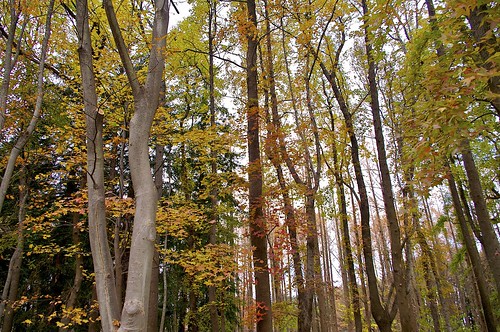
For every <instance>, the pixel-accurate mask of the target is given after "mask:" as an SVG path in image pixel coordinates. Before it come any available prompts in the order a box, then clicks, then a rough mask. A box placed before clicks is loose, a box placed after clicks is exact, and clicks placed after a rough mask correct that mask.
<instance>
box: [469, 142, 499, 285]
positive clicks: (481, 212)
mask: <svg viewBox="0 0 500 332" xmlns="http://www.w3.org/2000/svg"><path fill="white" fill-rule="evenodd" d="M462 158H463V161H464V168H465V172H466V173H467V178H468V180H469V181H468V182H469V191H470V196H471V199H472V202H473V203H474V208H475V212H476V216H477V221H478V223H479V229H480V230H481V235H482V238H483V247H484V253H485V256H486V260H487V261H488V265H489V266H490V270H491V272H492V274H493V279H494V280H495V285H496V289H497V293H498V294H500V244H499V242H498V237H497V236H496V234H495V231H494V229H493V225H492V223H491V219H490V215H489V212H488V207H487V206H486V200H485V198H484V193H483V188H482V185H481V179H480V177H479V173H478V170H477V168H476V163H475V162H474V158H473V156H472V152H471V149H470V143H469V141H468V140H467V139H464V141H463V147H462Z"/></svg>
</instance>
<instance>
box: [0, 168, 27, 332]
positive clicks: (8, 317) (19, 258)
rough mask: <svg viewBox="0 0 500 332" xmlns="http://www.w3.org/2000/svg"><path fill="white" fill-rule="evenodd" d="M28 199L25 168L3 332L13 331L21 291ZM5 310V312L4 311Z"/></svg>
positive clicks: (21, 180) (20, 190) (9, 272)
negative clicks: (16, 302) (16, 304)
mask: <svg viewBox="0 0 500 332" xmlns="http://www.w3.org/2000/svg"><path fill="white" fill-rule="evenodd" d="M27 199H28V182H27V175H26V168H25V166H23V167H22V170H21V178H20V180H19V212H18V222H19V223H18V234H17V244H16V249H15V250H14V254H12V257H11V259H10V262H9V271H8V274H7V280H6V283H5V287H4V290H3V293H2V303H1V305H2V307H1V309H2V311H1V312H0V319H1V318H2V313H3V314H4V315H3V325H2V331H11V330H12V325H13V322H14V307H13V303H14V302H15V301H16V300H17V293H18V290H19V280H20V278H21V265H22V262H23V252H24V220H25V219H26V201H27ZM4 306H5V307H4ZM4 308H5V311H4Z"/></svg>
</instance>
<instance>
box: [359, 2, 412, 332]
mask: <svg viewBox="0 0 500 332" xmlns="http://www.w3.org/2000/svg"><path fill="white" fill-rule="evenodd" d="M361 4H362V7H363V22H364V30H365V48H366V56H367V59H368V82H369V92H370V105H371V110H372V114H373V127H374V131H375V140H376V145H377V154H378V163H379V167H380V175H381V179H382V196H383V198H384V207H385V214H386V217H387V221H388V223H389V226H388V227H389V238H390V242H391V258H392V274H393V281H394V285H395V289H396V298H395V303H396V304H397V307H398V309H399V317H400V319H401V329H402V331H403V332H411V331H416V330H415V328H416V321H415V315H413V314H412V312H411V309H410V301H409V299H408V298H409V294H408V292H407V288H406V287H407V280H406V278H405V267H404V261H403V257H402V254H403V247H402V245H401V231H400V228H399V223H398V218H397V214H396V207H395V201H394V194H393V191H392V181H391V177H390V171H389V166H388V165H387V155H386V151H385V140H384V134H383V130H382V120H381V116H380V105H379V100H378V90H377V82H376V75H375V60H374V55H373V49H372V45H371V43H372V41H371V39H370V31H369V22H368V15H369V12H368V6H367V2H366V0H362V1H361Z"/></svg>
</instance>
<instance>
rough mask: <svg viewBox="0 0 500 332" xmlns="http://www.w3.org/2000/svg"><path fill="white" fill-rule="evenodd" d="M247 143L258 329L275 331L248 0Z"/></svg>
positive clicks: (253, 23)
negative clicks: (263, 206) (263, 207)
mask: <svg viewBox="0 0 500 332" xmlns="http://www.w3.org/2000/svg"><path fill="white" fill-rule="evenodd" d="M247 15H248V22H249V27H248V28H247V32H246V33H247V36H246V39H247V54H246V62H247V63H246V71H247V75H246V76H247V98H248V100H247V142H248V181H249V197H248V199H249V213H250V216H249V221H250V242H251V244H252V246H253V247H254V248H255V249H254V250H253V264H254V271H255V272H254V278H255V300H256V302H257V303H256V305H257V307H256V315H257V329H256V331H257V332H271V331H272V330H273V324H272V310H271V287H270V282H269V268H268V260H267V238H266V236H267V229H266V223H265V219H264V215H263V210H262V204H263V202H262V165H261V160H260V143H259V102H258V100H259V99H258V83H257V76H258V75H257V46H258V43H259V42H258V36H257V13H256V8H255V1H254V0H247Z"/></svg>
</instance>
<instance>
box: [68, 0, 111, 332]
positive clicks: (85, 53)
mask: <svg viewBox="0 0 500 332" xmlns="http://www.w3.org/2000/svg"><path fill="white" fill-rule="evenodd" d="M88 20H89V18H88V5H87V0H77V2H76V28H77V34H78V44H79V45H78V56H79V61H80V72H81V76H82V90H83V103H84V111H85V122H86V128H87V187H88V222H89V240H90V249H91V252H92V260H93V262H94V273H95V280H96V293H97V300H98V302H99V312H100V316H101V325H102V329H103V330H104V331H116V329H117V328H118V327H117V325H118V324H117V322H119V318H120V316H119V310H120V308H119V303H118V298H117V294H116V288H115V276H114V274H113V261H112V258H111V253H110V248H109V244H108V236H107V231H106V230H107V227H106V207H105V203H104V199H105V196H104V189H105V188H104V152H103V137H102V129H103V127H102V125H103V115H102V112H101V111H99V109H98V108H97V93H96V85H95V76H94V71H93V68H94V67H93V61H92V42H91V39H90V30H89V23H88Z"/></svg>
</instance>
